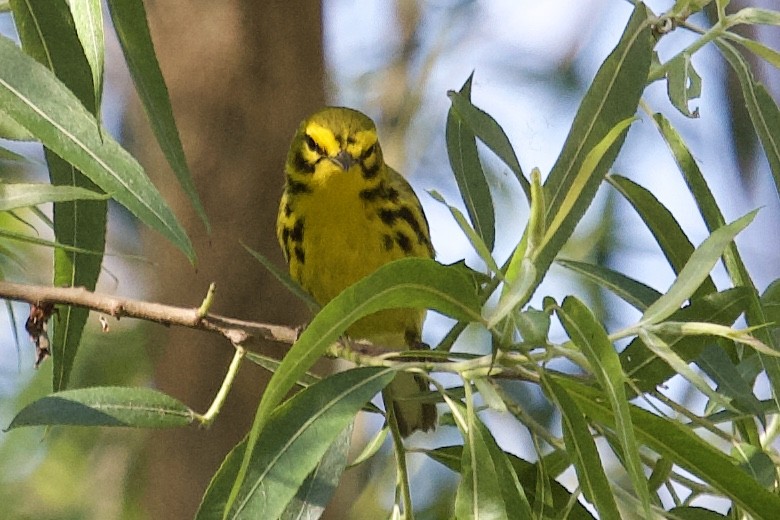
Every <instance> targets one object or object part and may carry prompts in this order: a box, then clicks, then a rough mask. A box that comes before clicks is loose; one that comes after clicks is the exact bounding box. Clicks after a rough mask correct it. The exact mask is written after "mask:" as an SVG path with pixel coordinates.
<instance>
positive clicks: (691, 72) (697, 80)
mask: <svg viewBox="0 0 780 520" xmlns="http://www.w3.org/2000/svg"><path fill="white" fill-rule="evenodd" d="M666 88H667V93H668V95H669V100H671V102H672V105H674V107H675V108H676V109H677V110H679V111H680V113H681V114H682V115H684V116H686V117H692V118H696V117H699V108H698V107H697V108H695V109H694V111H693V112H691V111H690V109H689V108H688V105H689V103H690V102H691V101H692V100H694V99H698V98H699V96H701V76H699V74H698V73H697V72H696V69H694V68H693V64H692V63H691V56H690V54H687V53H683V54H679V55H677V56H675V57H674V59H672V60H671V61H670V62H669V63H668V64H667V70H666Z"/></svg>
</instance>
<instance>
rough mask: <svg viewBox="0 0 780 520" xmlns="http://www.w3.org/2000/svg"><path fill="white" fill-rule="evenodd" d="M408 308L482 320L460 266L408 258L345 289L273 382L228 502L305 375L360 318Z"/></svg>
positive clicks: (469, 281) (302, 338)
mask: <svg viewBox="0 0 780 520" xmlns="http://www.w3.org/2000/svg"><path fill="white" fill-rule="evenodd" d="M406 307H412V308H430V309H434V310H436V311H438V312H440V313H442V314H445V315H448V316H451V317H453V318H455V319H457V320H462V321H481V318H480V316H479V307H480V302H479V299H478V296H477V293H476V287H475V286H474V283H473V279H472V278H471V277H470V276H469V275H468V274H467V272H466V271H465V270H464V269H462V268H461V267H460V266H458V265H454V266H443V265H441V264H439V263H437V262H435V261H433V260H429V259H421V258H404V259H401V260H396V261H394V262H391V263H389V264H386V265H384V266H382V267H381V268H379V269H378V270H377V271H375V272H374V273H372V274H371V275H369V276H367V277H366V278H364V279H363V280H361V281H360V282H358V283H356V284H355V285H353V286H351V287H348V288H347V289H345V290H344V291H342V292H341V294H339V295H338V296H336V298H334V299H333V300H331V301H330V303H328V304H327V305H326V306H325V307H323V309H322V310H321V311H320V312H319V313H318V314H317V315H316V316H315V317H314V319H313V320H312V322H311V323H310V324H309V326H308V327H306V329H305V330H304V331H303V333H302V334H301V336H300V338H299V339H298V341H296V342H295V344H294V345H293V346H292V348H291V349H290V350H289V351H288V353H287V355H286V356H285V358H284V360H283V361H282V364H281V366H280V367H279V368H278V369H277V371H276V372H275V373H274V375H273V377H272V378H271V380H270V381H269V382H268V386H267V388H266V391H265V393H264V394H263V397H262V400H261V401H260V405H259V407H258V409H257V414H256V415H255V419H254V423H253V424H252V430H251V431H250V434H249V446H250V448H249V449H248V450H247V453H246V454H245V455H244V462H243V463H242V468H241V471H240V472H239V476H238V478H237V479H236V486H235V487H234V491H233V492H232V493H231V497H230V499H229V501H228V504H229V505H231V506H232V505H233V501H234V499H235V496H236V494H237V488H238V486H239V485H241V484H242V482H243V480H244V476H245V474H246V471H247V467H248V463H249V462H248V460H249V458H250V457H251V455H252V451H253V448H252V447H253V446H254V445H255V443H256V442H257V437H258V436H259V435H260V433H261V432H262V431H263V430H264V429H265V427H266V423H267V421H268V418H269V416H270V414H271V412H272V411H273V410H274V409H275V408H276V407H277V405H278V404H279V403H280V402H281V401H282V399H283V398H284V396H285V395H286V394H287V392H288V391H289V390H290V389H291V388H292V387H293V385H295V382H296V381H297V380H298V379H299V378H300V377H301V375H302V374H304V373H305V372H306V371H307V370H308V369H309V368H311V366H312V365H313V364H314V363H315V362H316V361H317V359H318V358H319V357H320V356H322V354H324V353H325V351H326V349H327V348H328V347H329V346H330V345H331V344H332V343H333V342H334V341H336V340H337V339H338V337H339V336H340V335H341V334H343V333H344V331H346V330H347V328H348V327H349V326H350V325H351V324H352V323H354V322H355V321H357V320H358V319H360V318H361V317H363V316H366V315H368V314H372V313H374V312H377V311H380V310H382V309H389V308H406Z"/></svg>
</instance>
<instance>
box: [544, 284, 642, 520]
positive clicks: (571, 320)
mask: <svg viewBox="0 0 780 520" xmlns="http://www.w3.org/2000/svg"><path fill="white" fill-rule="evenodd" d="M557 312H558V316H559V318H560V320H561V324H562V325H563V328H564V329H566V333H567V334H568V335H569V338H571V340H572V342H573V343H574V345H575V346H576V347H577V348H578V349H579V350H580V351H581V352H582V353H583V354H585V357H587V359H588V362H589V363H590V366H591V368H592V370H593V374H594V375H595V376H596V380H597V381H598V382H599V385H600V386H601V388H603V389H604V391H605V393H606V394H607V397H608V399H609V403H610V406H611V408H612V409H613V410H614V411H615V416H616V426H615V432H616V433H617V436H618V440H619V441H620V447H621V448H622V449H623V465H624V466H625V468H626V471H627V472H628V475H629V477H631V482H632V483H633V485H634V490H635V492H636V493H637V495H638V498H639V501H640V502H641V503H642V508H643V509H644V513H645V517H647V518H650V493H649V491H648V489H647V481H646V480H645V476H644V470H643V468H642V462H641V459H640V457H639V448H638V446H637V443H636V436H635V434H634V427H633V425H632V423H631V416H630V412H629V406H628V398H627V396H626V391H625V382H626V375H625V374H624V373H623V367H622V366H621V364H620V358H619V357H618V354H617V352H616V351H615V347H614V346H613V345H612V342H611V341H610V340H609V337H608V336H607V332H606V331H605V330H604V328H603V327H602V326H601V324H600V323H599V322H598V321H597V320H596V317H595V316H593V314H592V313H591V312H590V310H589V309H588V308H587V307H586V306H585V304H583V303H582V302H580V301H579V300H577V299H576V298H574V297H573V296H568V297H566V298H565V299H564V300H563V304H562V306H561V308H560V310H558V311H557Z"/></svg>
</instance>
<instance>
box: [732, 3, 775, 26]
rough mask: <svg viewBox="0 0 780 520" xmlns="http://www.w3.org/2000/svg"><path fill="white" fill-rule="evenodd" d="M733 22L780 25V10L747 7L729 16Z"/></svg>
mask: <svg viewBox="0 0 780 520" xmlns="http://www.w3.org/2000/svg"><path fill="white" fill-rule="evenodd" d="M729 21H730V22H731V23H732V24H740V23H746V24H751V25H780V12H778V11H772V10H770V9H761V8H759V7H745V8H744V9H740V10H739V11H737V12H736V13H734V14H732V15H730V16H729Z"/></svg>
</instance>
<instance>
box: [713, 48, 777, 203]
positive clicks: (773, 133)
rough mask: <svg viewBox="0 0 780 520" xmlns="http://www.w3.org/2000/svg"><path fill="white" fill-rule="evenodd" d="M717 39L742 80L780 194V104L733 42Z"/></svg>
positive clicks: (755, 125)
mask: <svg viewBox="0 0 780 520" xmlns="http://www.w3.org/2000/svg"><path fill="white" fill-rule="evenodd" d="M715 43H716V44H717V46H718V49H720V52H721V54H723V57H724V58H726V61H728V62H729V65H731V68H732V69H734V72H735V73H736V76H737V79H738V80H739V85H740V88H741V89H742V95H743V97H744V100H745V105H746V106H747V109H748V114H750V120H751V121H752V122H753V127H754V128H755V129H756V134H757V135H758V139H759V140H760V141H761V146H762V147H763V148H764V153H765V154H766V158H767V161H768V162H769V167H770V169H771V170H772V177H773V178H774V180H775V189H776V190H777V192H778V195H780V108H778V107H777V104H776V103H775V101H774V99H772V96H771V95H770V94H769V92H767V90H766V88H765V87H764V86H763V85H762V84H761V83H758V82H757V81H756V80H755V79H754V78H753V74H752V72H751V71H750V66H749V65H748V63H747V61H746V60H745V58H743V57H742V55H741V54H740V53H739V52H737V50H736V49H735V48H734V47H733V46H732V45H730V44H728V43H726V42H724V41H716V42H715Z"/></svg>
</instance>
